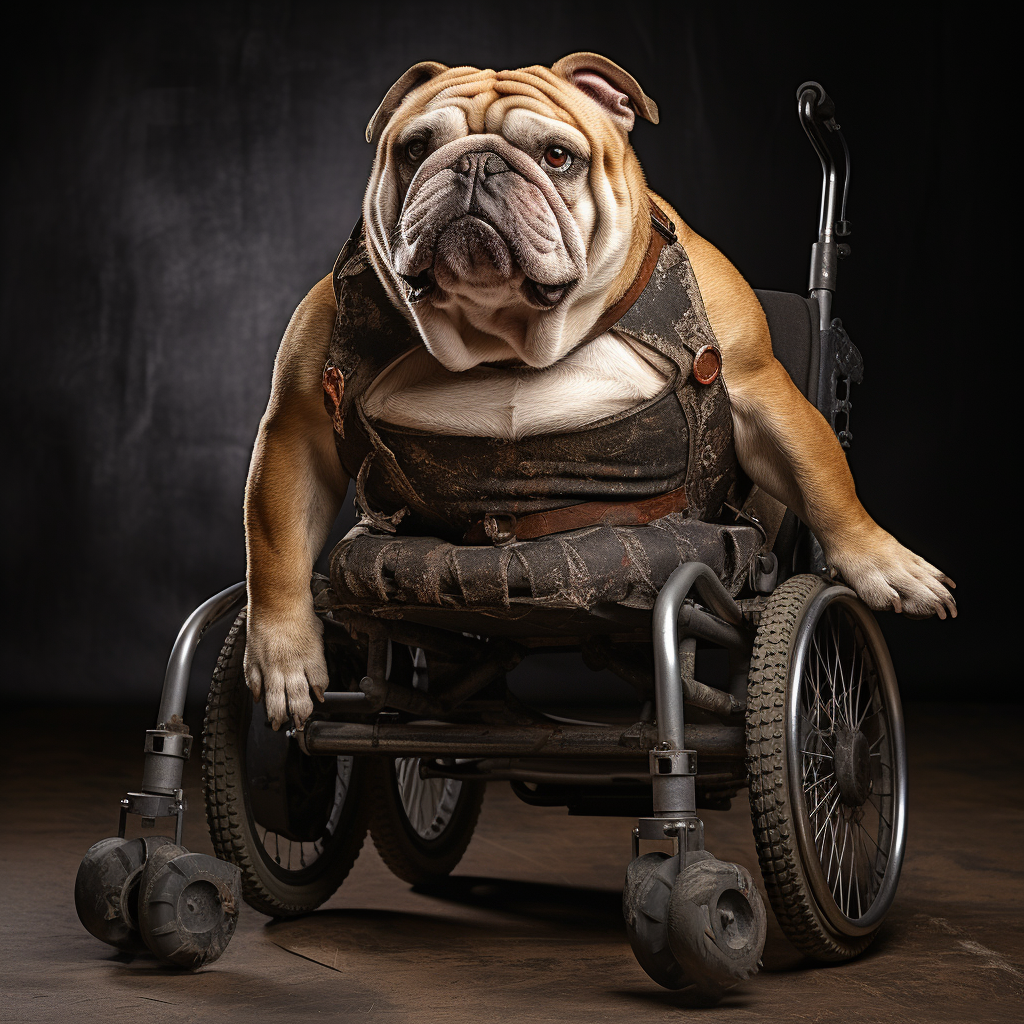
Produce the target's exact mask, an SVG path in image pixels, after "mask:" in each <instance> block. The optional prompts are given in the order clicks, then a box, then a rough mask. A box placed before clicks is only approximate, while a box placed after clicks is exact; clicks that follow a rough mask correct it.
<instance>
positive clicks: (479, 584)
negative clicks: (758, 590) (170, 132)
mask: <svg viewBox="0 0 1024 1024" xmlns="http://www.w3.org/2000/svg"><path fill="white" fill-rule="evenodd" d="M760 544H761V535H760V533H758V531H757V530H755V529H754V528H753V527H750V526H719V525H717V524H714V523H703V522H700V521H699V520H696V519H687V518H686V516H685V514H684V513H674V514H672V515H668V516H665V517H664V518H662V519H659V520H656V521H655V522H653V523H648V524H647V525H646V526H633V527H624V526H594V527H588V528H586V529H582V530H573V531H570V532H567V533H559V534H554V535H552V536H549V537H542V538H539V539H537V540H531V541H520V542H516V543H512V544H508V545H505V546H502V547H492V546H480V547H476V546H466V545H462V546H460V545H456V544H450V543H448V542H447V541H443V540H439V539H438V538H436V537H399V536H395V535H393V534H383V533H379V532H377V531H375V530H373V529H372V528H370V527H368V526H367V525H365V524H363V523H360V524H358V525H357V526H355V527H354V528H353V529H352V530H350V531H349V533H348V534H347V535H346V536H345V537H344V538H343V539H342V540H341V541H340V542H339V543H338V545H337V546H336V547H335V549H334V551H333V552H332V553H331V586H332V589H333V600H332V603H333V604H335V606H336V607H339V608H350V609H353V610H362V611H373V612H376V613H379V614H380V613H382V614H384V615H385V616H387V615H388V613H389V612H390V613H391V614H396V613H397V614H398V615H401V617H408V618H416V617H418V618H420V619H421V620H422V621H428V620H429V619H430V618H431V617H429V616H428V617H427V618H424V617H423V616H415V615H409V614H406V613H407V612H410V611H412V610H413V609H415V608H420V609H423V610H424V611H427V610H429V609H444V610H445V611H458V610H465V611H484V612H486V613H487V616H488V618H491V619H493V618H495V617H497V618H502V617H505V618H509V619H517V618H522V616H523V614H524V613H526V612H528V611H529V610H530V609H548V610H565V611H573V612H588V611H590V610H593V609H596V608H598V607H603V606H608V605H615V606H619V607H621V608H625V609H635V610H643V611H647V610H650V609H651V608H652V607H653V606H654V600H655V598H656V597H657V595H658V591H659V590H660V589H661V587H662V586H664V584H665V581H666V580H667V579H668V577H669V575H670V574H671V573H672V571H673V570H674V569H675V568H676V567H677V566H678V565H679V564H680V563H681V562H688V561H700V562H704V563H706V564H707V565H709V566H710V567H711V568H712V569H713V570H714V572H715V573H717V574H718V577H719V579H720V580H721V581H722V583H723V584H724V585H725V588H726V589H727V590H728V591H729V592H730V593H731V594H734V595H735V594H736V593H738V592H739V590H740V588H741V587H742V586H743V583H744V581H745V580H746V578H747V569H748V567H749V565H750V562H751V559H752V558H753V557H754V555H755V553H756V552H757V550H758V548H759V547H760ZM434 618H435V620H436V617H434ZM446 618H447V617H446ZM531 618H535V617H533V616H531ZM561 618H562V619H564V618H565V617H564V616H562V617H561ZM463 628H465V627H463Z"/></svg>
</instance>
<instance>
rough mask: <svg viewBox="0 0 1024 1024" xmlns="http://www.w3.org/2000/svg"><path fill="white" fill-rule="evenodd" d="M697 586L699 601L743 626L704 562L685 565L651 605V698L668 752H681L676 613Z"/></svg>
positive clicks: (681, 701)
mask: <svg viewBox="0 0 1024 1024" xmlns="http://www.w3.org/2000/svg"><path fill="white" fill-rule="evenodd" d="M694 586H696V588H697V591H698V592H699V593H700V596H701V598H702V599H703V600H704V601H705V603H707V604H709V605H710V606H711V608H712V609H713V610H714V612H715V613H716V614H717V615H718V616H719V617H720V618H722V619H725V621H726V622H731V623H732V624H733V625H735V626H739V625H741V624H742V623H743V615H742V613H741V612H740V609H739V606H738V605H737V604H736V602H735V601H734V600H733V599H732V597H730V595H729V592H728V591H727V590H726V589H725V587H723V586H722V582H721V580H719V578H718V577H717V576H716V575H715V573H714V572H713V571H712V570H711V569H710V568H709V567H708V566H706V565H705V564H704V563H703V562H685V563H684V564H683V565H681V566H679V568H678V569H676V570H675V572H673V573H672V575H671V576H669V578H668V582H667V583H666V584H665V586H663V587H662V588H661V592H660V593H659V594H658V598H657V600H656V601H655V602H654V616H653V621H652V625H651V633H652V636H653V640H654V695H655V701H656V707H657V717H658V739H659V741H660V742H662V743H665V744H667V746H668V748H669V749H672V750H681V749H683V686H682V679H681V676H680V671H679V639H678V637H679V629H678V619H679V611H680V609H681V608H682V606H683V602H684V601H685V600H686V598H687V597H688V596H689V593H690V591H691V590H692V589H693V587H694Z"/></svg>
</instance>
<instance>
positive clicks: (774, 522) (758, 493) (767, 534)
mask: <svg viewBox="0 0 1024 1024" xmlns="http://www.w3.org/2000/svg"><path fill="white" fill-rule="evenodd" d="M740 514H741V515H743V516H746V517H749V518H751V519H753V520H754V521H755V522H756V523H757V525H758V526H759V527H760V529H761V532H762V533H763V534H764V544H763V545H762V547H761V550H762V551H771V549H772V548H773V547H774V546H775V538H776V537H777V536H778V535H779V528H780V527H781V526H782V520H783V517H784V516H785V515H786V506H785V505H783V504H782V502H781V501H776V500H775V499H774V498H773V497H772V496H771V495H770V494H767V493H765V492H764V491H762V490H761V488H760V487H758V486H757V484H755V485H754V486H753V487H752V488H751V489H750V494H748V495H747V500H746V501H745V502H743V508H742V510H741V512H740Z"/></svg>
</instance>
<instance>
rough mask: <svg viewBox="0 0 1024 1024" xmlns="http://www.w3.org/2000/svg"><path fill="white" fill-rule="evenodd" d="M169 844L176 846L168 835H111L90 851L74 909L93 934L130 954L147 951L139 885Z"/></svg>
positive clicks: (80, 870)
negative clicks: (157, 854)
mask: <svg viewBox="0 0 1024 1024" xmlns="http://www.w3.org/2000/svg"><path fill="white" fill-rule="evenodd" d="M168 845H170V846H173V845H174V844H173V842H172V841H171V840H170V839H168V838H167V837H166V836H151V837H149V838H147V839H121V838H119V837H118V836H112V837H111V838H109V839H101V840H100V841H99V842H98V843H96V844H95V845H93V846H91V847H90V848H89V850H88V852H87V853H86V855H85V856H84V857H83V858H82V863H81V864H80V865H79V867H78V876H77V878H76V879H75V909H76V910H77V911H78V919H79V920H80V921H81V922H82V924H83V925H85V928H86V930H87V931H88V932H89V933H90V934H92V935H95V936H96V938H97V939H99V940H100V941H102V942H105V943H107V945H109V946H113V947H115V948H116V949H121V950H124V951H125V952H128V953H141V952H144V951H145V949H146V943H145V942H144V941H143V939H142V936H141V935H140V934H139V925H138V920H139V918H138V905H139V884H140V882H141V880H142V872H143V869H144V868H145V865H146V862H147V861H148V860H149V859H150V857H152V856H153V855H154V854H155V852H156V851H157V850H158V849H161V848H163V847H165V846H168ZM175 849H178V847H175Z"/></svg>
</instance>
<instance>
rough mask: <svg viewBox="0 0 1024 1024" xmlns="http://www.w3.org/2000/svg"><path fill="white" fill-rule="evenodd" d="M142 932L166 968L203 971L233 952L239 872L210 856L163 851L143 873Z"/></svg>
mask: <svg viewBox="0 0 1024 1024" xmlns="http://www.w3.org/2000/svg"><path fill="white" fill-rule="evenodd" d="M140 890H141V891H140V893H139V931H140V933H141V934H142V938H143V939H144V940H145V942H146V945H147V946H148V947H149V949H150V952H152V953H153V954H154V955H155V956H156V957H157V958H158V959H160V960H161V961H162V962H163V963H166V964H173V965H174V966H175V967H184V968H186V969H188V970H192V971H195V970H198V969H199V968H200V967H205V966H206V965H207V964H211V963H213V962H214V961H215V960H217V959H219V958H220V956H221V955H222V954H223V952H224V950H225V949H226V948H227V944H228V942H230V941H231V936H232V935H233V934H234V931H235V925H237V924H238V910H239V903H240V901H241V895H242V893H241V885H240V879H239V873H238V869H237V868H236V867H235V866H234V865H232V864H229V863H227V862H226V861H223V860H217V859H216V858H215V857H210V856H208V855H207V854H205V853H189V852H188V851H187V850H185V849H183V848H182V847H178V846H173V845H172V846H170V847H161V850H160V851H158V852H157V853H155V854H154V855H153V856H152V857H151V858H150V859H149V861H148V862H147V864H146V867H145V868H144V869H143V872H142V883H141V886H140Z"/></svg>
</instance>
